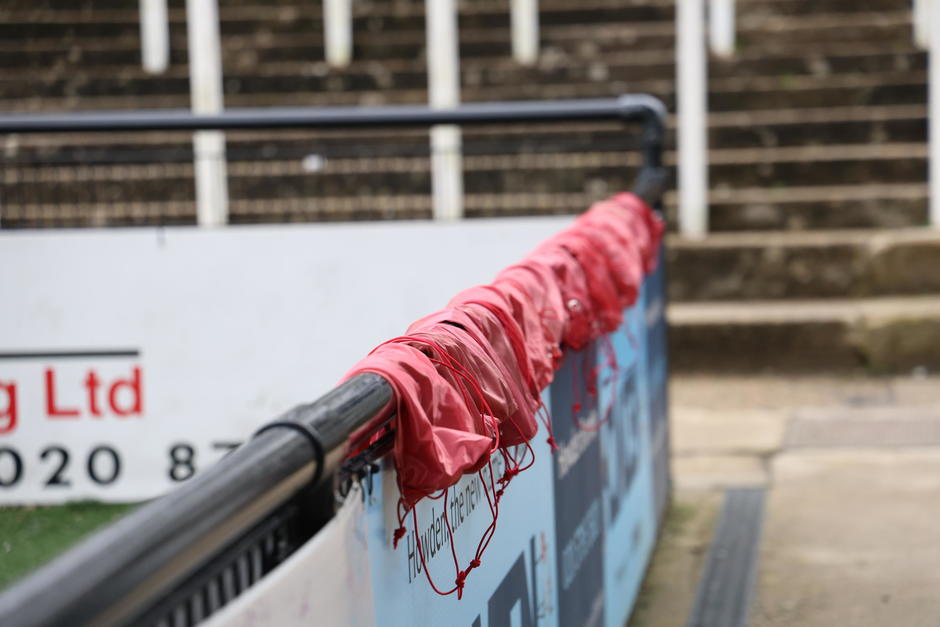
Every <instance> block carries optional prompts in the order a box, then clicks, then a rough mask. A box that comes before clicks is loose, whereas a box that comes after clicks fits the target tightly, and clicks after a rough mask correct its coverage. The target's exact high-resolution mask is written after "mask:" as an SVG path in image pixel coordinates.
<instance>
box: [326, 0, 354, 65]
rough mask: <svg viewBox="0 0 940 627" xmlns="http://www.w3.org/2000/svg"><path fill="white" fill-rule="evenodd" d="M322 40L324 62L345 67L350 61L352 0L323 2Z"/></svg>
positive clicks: (328, 0)
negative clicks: (324, 55) (324, 49)
mask: <svg viewBox="0 0 940 627" xmlns="http://www.w3.org/2000/svg"><path fill="white" fill-rule="evenodd" d="M323 31H324V32H323V38H324V41H325V43H326V46H325V47H326V62H327V63H329V64H330V65H332V66H333V67H346V66H347V65H349V61H350V60H351V59H352V0H324V2H323Z"/></svg>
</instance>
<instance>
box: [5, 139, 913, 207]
mask: <svg viewBox="0 0 940 627" xmlns="http://www.w3.org/2000/svg"><path fill="white" fill-rule="evenodd" d="M610 139H611V142H612V144H611V146H610V147H611V150H610V151H608V152H551V151H540V152H521V153H515V154H512V153H509V154H507V153H506V151H508V150H519V149H520V148H521V149H522V150H523V151H524V150H525V149H526V148H527V147H531V145H530V144H527V143H525V142H523V143H521V145H519V144H517V145H516V146H514V145H513V144H511V143H508V142H507V143H502V144H501V145H496V144H493V145H489V146H488V145H487V144H486V143H485V141H484V142H481V143H479V144H476V143H473V142H471V143H470V144H469V146H470V149H469V150H468V151H467V154H466V155H465V157H464V160H463V168H464V185H465V188H466V189H467V190H468V191H469V192H470V193H473V192H476V191H478V190H479V191H482V190H488V191H490V192H492V193H522V192H524V193H530V194H537V193H545V194H552V193H609V192H613V191H616V190H618V189H624V188H628V187H629V185H630V183H631V181H632V180H633V177H634V176H635V173H636V171H637V168H638V167H639V165H640V158H639V155H638V154H637V152H636V151H635V150H634V151H631V152H627V150H626V148H627V147H626V146H624V145H623V144H626V143H628V142H629V140H630V138H629V136H627V135H625V134H624V135H619V136H618V135H612V136H611V138H610ZM411 140H412V141H413V142H414V143H413V144H412V145H411V146H410V148H411V149H412V150H413V151H414V153H416V154H415V156H402V155H401V153H399V154H398V155H394V156H386V157H378V158H360V157H334V156H333V155H332V154H330V150H329V148H328V147H327V148H326V150H325V151H324V152H320V149H319V148H318V147H316V146H314V145H309V146H308V147H307V149H306V151H303V152H301V151H300V150H298V148H299V149H301V150H302V149H303V146H302V145H301V146H298V145H296V144H294V145H293V146H290V147H291V148H292V149H293V150H294V151H295V152H293V154H291V155H289V157H288V155H285V154H283V153H282V154H280V155H278V154H277V153H276V152H274V151H273V150H271V148H272V146H271V145H266V146H254V147H253V148H252V150H253V152H254V155H251V154H245V153H244V152H243V151H244V150H245V149H244V147H240V146H238V145H237V144H236V145H235V146H234V147H233V149H234V152H233V157H240V158H243V159H244V158H246V157H247V158H248V159H247V160H238V159H234V160H233V161H232V162H231V163H230V167H229V173H230V188H231V191H230V193H231V194H232V196H233V197H236V198H241V197H245V198H273V197H284V198H290V197H302V196H305V195H311V194H318V195H327V196H346V195H373V196H381V195H385V194H395V193H409V194H413V193H426V192H427V190H428V189H429V188H430V187H429V186H430V163H429V160H428V158H427V156H426V154H427V143H426V140H424V138H423V137H422V136H420V135H413V136H412V137H411ZM559 141H560V140H559ZM615 142H623V144H621V145H620V146H616V145H614V143H615ZM572 145H573V143H571V142H569V143H568V146H569V147H571V146H572ZM546 147H551V144H548V145H547V146H546ZM343 148H344V149H346V150H348V149H352V148H353V146H346V147H343ZM394 148H395V149H402V148H405V147H404V146H401V145H396V146H394ZM360 149H362V147H360ZM159 150H161V152H160V153H159V156H160V157H161V158H168V154H167V153H169V152H170V151H171V150H173V147H161V148H160V149H159ZM175 150H176V153H175V154H174V155H172V156H173V157H174V159H173V161H166V162H157V163H148V161H153V159H154V155H152V154H151V155H148V154H147V153H142V154H141V155H140V156H136V155H132V154H128V152H129V151H121V152H106V153H104V154H103V155H102V157H103V158H106V159H108V161H109V162H105V163H101V164H100V165H93V166H91V165H88V163H89V161H92V159H93V153H91V152H89V151H87V150H82V151H79V152H76V153H73V154H72V155H70V156H71V157H72V158H73V159H74V160H75V161H77V163H76V162H75V161H73V163H72V164H61V165H60V164H52V165H44V164H42V162H41V161H40V164H38V165H32V164H29V165H27V164H21V165H20V164H16V163H15V162H13V161H10V162H8V167H7V168H6V169H5V172H4V173H3V174H2V179H0V180H3V181H4V182H5V183H6V185H7V192H6V194H5V202H6V203H8V204H9V203H21V204H25V203H31V202H36V201H37V199H44V202H54V201H57V200H60V201H65V202H67V201H68V199H74V200H75V201H81V202H92V201H95V200H96V199H97V198H98V197H99V195H103V197H104V199H112V198H120V197H125V198H129V199H135V200H142V199H143V198H144V195H145V194H146V195H148V196H149V197H150V199H151V200H158V199H162V197H163V196H166V195H167V191H172V192H173V193H178V192H179V191H180V184H181V182H182V180H184V179H185V180H189V179H191V177H192V165H191V161H190V159H191V157H190V156H189V150H188V147H186V148H184V147H183V146H181V145H179V144H177V145H176V147H175ZM488 151H492V152H489V154H487V152H488ZM363 152H368V147H366V148H365V150H363ZM402 152H403V153H404V154H406V155H407V154H408V150H402ZM494 152H495V153H496V154H494ZM500 152H501V153H502V154H500ZM307 155H316V157H315V158H316V159H317V163H316V166H315V167H313V168H312V169H311V168H310V167H309V166H308V165H307V164H308V162H307V161H305V157H306V156H307ZM26 156H27V158H29V156H30V155H26ZM37 156H38V157H40V158H42V159H49V158H50V157H51V159H52V160H54V161H55V160H59V161H61V160H62V158H63V157H64V156H65V155H63V154H62V153H61V152H59V153H57V154H56V153H53V154H51V155H50V154H45V155H37ZM285 157H288V158H285ZM34 158H35V157H34ZM664 160H665V163H666V165H667V166H671V165H673V164H674V163H675V154H674V153H673V152H671V151H667V152H666V154H665V155H664ZM711 160H712V164H711V168H710V169H711V174H710V179H711V181H712V184H713V185H714V186H715V187H716V189H717V191H718V192H720V193H722V194H725V195H726V196H727V197H730V198H735V190H736V188H735V187H734V186H736V185H740V186H742V187H744V188H745V190H750V191H747V193H750V194H752V195H756V196H757V197H758V198H760V199H761V200H762V202H765V203H766V202H769V200H768V198H769V196H768V190H769V189H785V188H786V187H788V186H789V185H796V184H801V183H802V184H804V185H806V186H813V185H817V186H827V185H843V186H846V185H851V184H857V185H876V186H877V185H878V184H879V183H888V182H890V183H892V184H895V185H898V184H900V183H901V182H902V181H905V180H906V181H909V182H911V183H914V184H921V185H922V184H923V183H924V182H925V181H926V147H925V145H923V144H882V145H871V146H870V145H865V144H862V145H856V146H809V147H790V148H787V147H784V148H754V149H726V150H713V151H712V152H711ZM133 161H139V162H140V164H139V165H132V162H133ZM748 186H750V187H748ZM755 189H756V190H758V191H754V190H755ZM164 190H167V191H164Z"/></svg>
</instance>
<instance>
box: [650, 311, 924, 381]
mask: <svg viewBox="0 0 940 627" xmlns="http://www.w3.org/2000/svg"><path fill="white" fill-rule="evenodd" d="M668 316H669V322H670V336H669V354H670V356H669V360H670V367H671V368H672V369H673V371H676V372H708V373H710V374H717V373H721V372H729V373H731V372H747V373H757V372H787V371H791V372H792V371H798V372H813V371H815V372H825V371H852V370H859V371H868V372H876V373H888V372H910V371H911V370H912V369H915V368H927V369H935V368H940V351H937V348H936V347H937V346H940V297H937V296H910V297H895V298H881V299H859V300H821V301H818V300H808V301H758V302H727V303H679V304H673V305H670V308H669V312H668Z"/></svg>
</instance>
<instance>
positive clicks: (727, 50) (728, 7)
mask: <svg viewBox="0 0 940 627" xmlns="http://www.w3.org/2000/svg"><path fill="white" fill-rule="evenodd" d="M708 40H709V44H710V45H711V50H712V52H713V53H714V54H716V55H717V56H719V57H725V58H727V57H730V56H731V55H733V54H734V46H735V15H734V0H710V5H709V11H708Z"/></svg>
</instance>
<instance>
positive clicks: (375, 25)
mask: <svg viewBox="0 0 940 627" xmlns="http://www.w3.org/2000/svg"><path fill="white" fill-rule="evenodd" d="M303 13H304V14H305V15H302V16H301V17H298V18H297V19H291V20H284V21H282V20H278V19H271V20H267V21H263V22H259V21H258V20H257V19H256V18H254V19H244V20H238V19H226V20H223V21H222V23H221V33H222V36H223V37H224V36H226V35H250V34H254V33H258V32H264V33H270V34H271V35H273V36H277V35H279V34H287V33H297V34H299V33H322V32H323V20H322V19H321V18H320V17H319V12H316V11H310V10H309V9H307V10H305V11H303ZM672 18H673V12H672V11H671V10H668V9H664V8H657V7H651V6H625V7H621V8H616V9H613V8H611V9H607V8H587V9H581V10H570V11H558V12H542V14H541V15H540V18H539V20H540V24H541V25H544V26H546V27H550V26H553V25H556V24H557V25H567V24H579V23H599V24H609V23H612V22H626V23H630V22H668V21H671V20H672ZM459 26H460V29H461V30H465V31H467V30H478V29H480V30H486V29H492V28H504V29H505V28H509V9H508V6H507V7H506V9H505V11H498V12H493V13H470V14H463V15H460V16H459ZM170 28H171V29H173V30H180V31H181V32H185V28H186V27H185V22H183V21H179V22H176V21H174V22H172V23H171V24H170ZM424 28H425V22H424V16H423V15H404V16H393V15H375V16H359V17H356V18H354V20H353V32H354V33H357V34H359V33H361V34H363V35H368V34H369V33H382V32H393V31H396V30H402V31H422V30H423V29H424ZM139 33H140V25H139V24H138V22H137V21H136V20H132V21H127V22H101V23H94V22H82V23H77V24H69V23H64V22H63V23H49V22H45V23H44V22H9V21H7V22H5V23H0V37H3V38H6V39H33V38H73V39H74V38H85V37H88V38H106V37H113V38H120V37H126V38H130V37H137V36H138V35H139Z"/></svg>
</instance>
